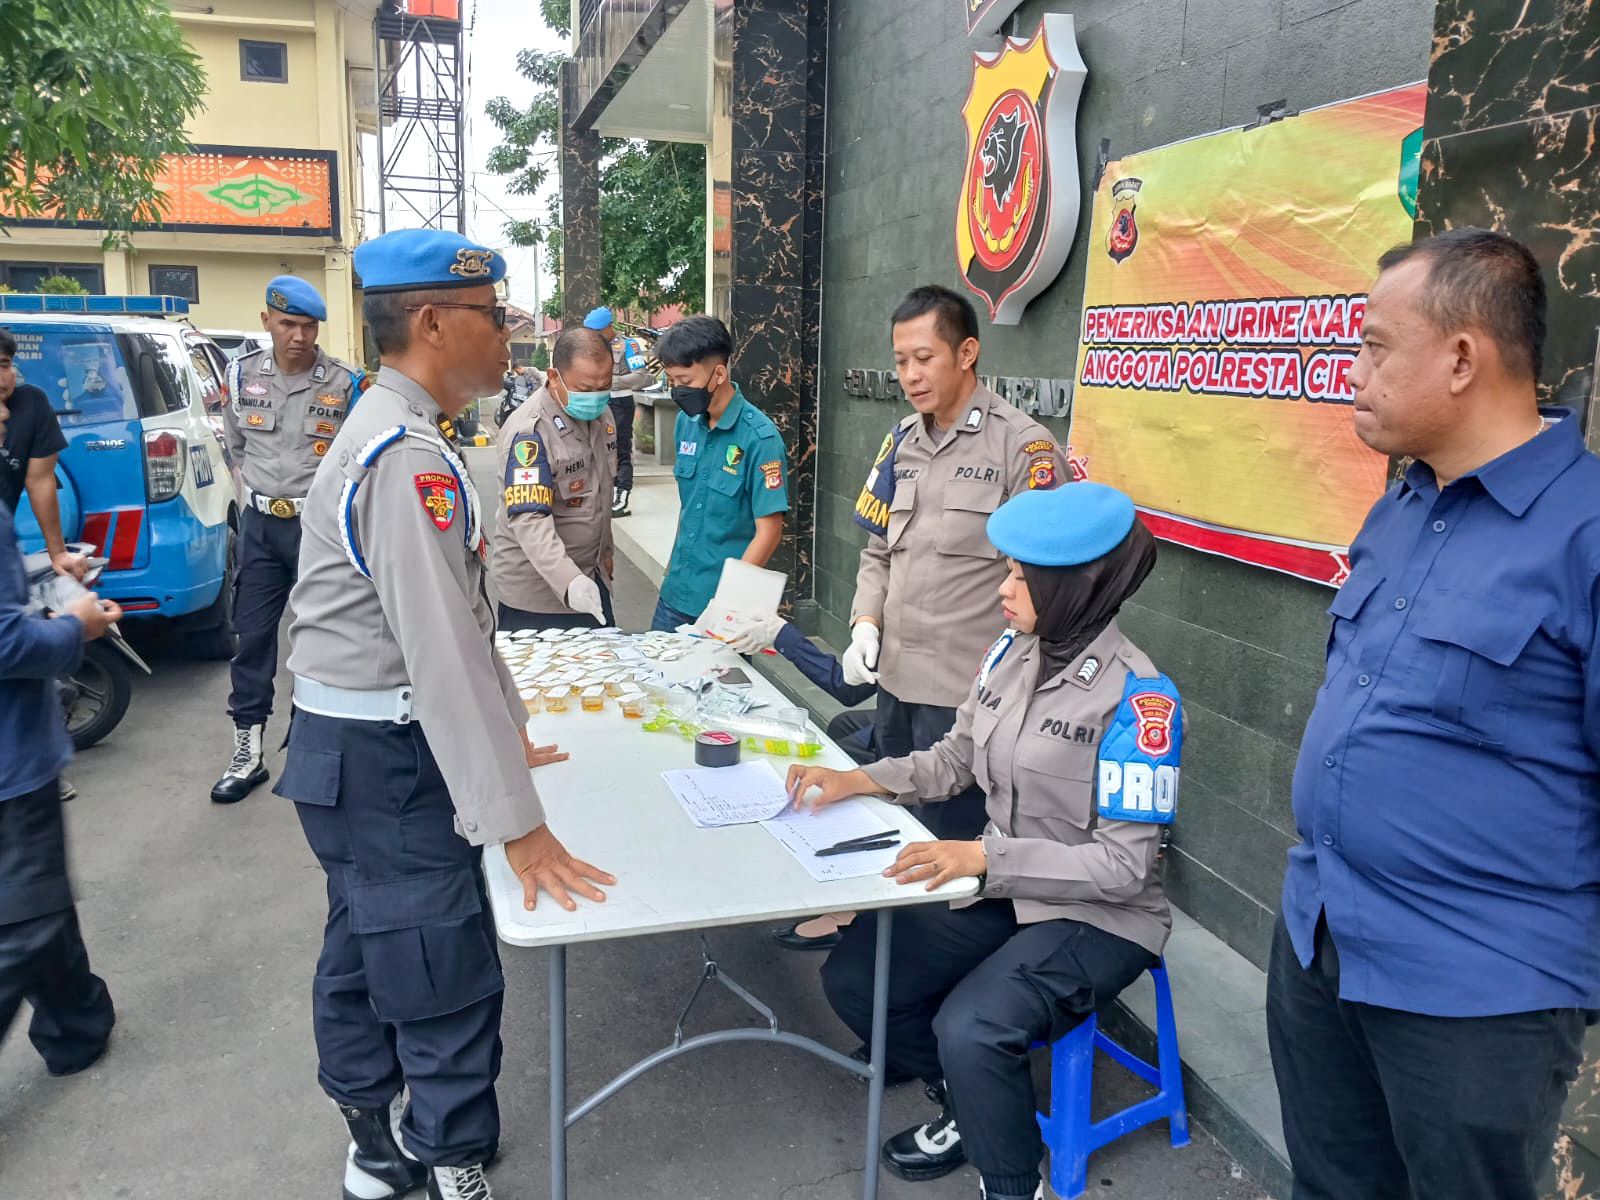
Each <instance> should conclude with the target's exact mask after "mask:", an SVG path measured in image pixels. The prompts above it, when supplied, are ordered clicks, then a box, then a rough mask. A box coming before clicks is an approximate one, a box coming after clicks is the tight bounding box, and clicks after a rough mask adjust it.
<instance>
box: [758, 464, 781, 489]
mask: <svg viewBox="0 0 1600 1200" xmlns="http://www.w3.org/2000/svg"><path fill="white" fill-rule="evenodd" d="M761 474H762V476H763V477H764V478H765V479H766V482H767V490H768V491H769V492H775V491H777V490H778V489H779V488H781V487H782V486H783V460H782V459H781V458H775V459H773V460H772V461H771V462H764V463H762V464H761Z"/></svg>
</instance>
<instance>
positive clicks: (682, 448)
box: [678, 442, 700, 458]
mask: <svg viewBox="0 0 1600 1200" xmlns="http://www.w3.org/2000/svg"><path fill="white" fill-rule="evenodd" d="M678 453H679V454H681V455H682V456H683V457H684V458H693V457H694V456H695V455H696V454H698V453H700V443H699V442H679V443H678Z"/></svg>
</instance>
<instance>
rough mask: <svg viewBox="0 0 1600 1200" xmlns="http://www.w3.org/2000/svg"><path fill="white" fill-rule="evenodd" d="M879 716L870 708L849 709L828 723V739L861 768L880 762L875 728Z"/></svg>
mask: <svg viewBox="0 0 1600 1200" xmlns="http://www.w3.org/2000/svg"><path fill="white" fill-rule="evenodd" d="M876 721H877V714H876V713H875V712H874V711H873V710H872V709H870V708H865V709H862V708H848V709H846V710H845V711H844V712H842V713H840V714H839V715H838V716H836V717H834V718H833V720H831V721H829V722H828V729H827V734H828V738H829V739H830V740H831V741H833V742H834V743H836V744H837V745H838V747H839V749H841V750H843V751H844V752H845V753H846V754H848V755H849V756H850V757H851V758H853V759H854V760H855V761H856V762H857V763H858V764H860V765H861V766H866V765H867V764H868V763H873V762H877V761H878V750H877V742H876V741H875V740H874V733H875V730H874V728H873V726H874V724H875V723H876Z"/></svg>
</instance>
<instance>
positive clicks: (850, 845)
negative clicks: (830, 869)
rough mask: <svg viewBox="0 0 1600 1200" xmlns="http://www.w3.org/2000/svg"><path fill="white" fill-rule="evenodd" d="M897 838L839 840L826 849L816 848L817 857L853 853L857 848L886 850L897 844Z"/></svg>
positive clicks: (898, 841)
mask: <svg viewBox="0 0 1600 1200" xmlns="http://www.w3.org/2000/svg"><path fill="white" fill-rule="evenodd" d="M899 844H900V839H899V838H882V839H879V840H876V841H861V842H840V843H839V844H838V845H837V846H829V847H828V848H827V849H826V850H818V851H817V855H816V856H817V857H818V858H827V857H828V856H830V855H833V854H854V853H855V852H856V851H857V850H887V849H889V847H891V846H898V845H899Z"/></svg>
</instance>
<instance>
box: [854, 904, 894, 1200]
mask: <svg viewBox="0 0 1600 1200" xmlns="http://www.w3.org/2000/svg"><path fill="white" fill-rule="evenodd" d="M893 930H894V910H893V909H892V908H881V909H879V910H878V950H877V956H876V958H875V959H874V961H873V965H872V1041H871V1051H872V1053H871V1060H872V1079H871V1081H870V1082H869V1084H868V1087H867V1161H866V1164H865V1168H866V1169H865V1172H864V1176H863V1179H862V1181H861V1200H878V1142H879V1141H880V1140H881V1138H882V1135H883V1077H884V1073H885V1072H886V1071H887V1070H888V1066H889V1064H888V1063H887V1062H886V1061H885V1043H886V1042H887V1040H888V1033H889V1030H888V1025H889V938H890V935H891V934H892V932H893Z"/></svg>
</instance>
